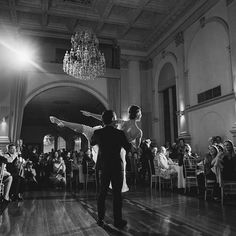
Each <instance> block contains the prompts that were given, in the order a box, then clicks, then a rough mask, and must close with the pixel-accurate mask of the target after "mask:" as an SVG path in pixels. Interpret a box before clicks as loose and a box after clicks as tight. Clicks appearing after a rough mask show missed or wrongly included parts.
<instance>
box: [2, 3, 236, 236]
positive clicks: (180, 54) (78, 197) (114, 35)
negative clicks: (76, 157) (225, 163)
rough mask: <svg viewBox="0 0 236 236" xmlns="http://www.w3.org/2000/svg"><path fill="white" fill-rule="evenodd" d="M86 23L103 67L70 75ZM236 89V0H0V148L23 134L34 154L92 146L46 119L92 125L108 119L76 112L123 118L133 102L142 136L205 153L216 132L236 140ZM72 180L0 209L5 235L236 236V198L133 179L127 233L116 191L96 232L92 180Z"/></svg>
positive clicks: (126, 209) (126, 208)
mask: <svg viewBox="0 0 236 236" xmlns="http://www.w3.org/2000/svg"><path fill="white" fill-rule="evenodd" d="M84 30H89V31H91V32H93V35H94V36H95V37H96V39H95V43H97V44H96V45H98V50H99V52H101V53H102V56H104V61H105V65H103V66H104V67H105V68H103V69H104V71H103V73H101V74H99V75H98V76H95V77H92V76H91V75H87V74H86V78H84V77H79V76H75V74H74V75H73V73H75V72H74V71H73V72H72V71H70V73H72V74H69V73H68V71H67V72H66V71H65V70H66V69H65V67H66V66H65V54H66V52H68V53H69V54H70V55H71V48H72V41H71V39H72V36H73V35H75V33H76V32H83V31H84ZM80 37H82V36H81V35H80ZM74 40H76V39H75V38H74ZM79 40H81V41H79ZM82 40H83V39H78V42H76V43H79V42H82ZM98 42H99V44H98ZM87 49H89V46H88V48H87V47H86V50H87ZM86 52H88V50H87V51H86ZM86 52H83V53H86ZM90 53H92V52H91V51H89V53H88V56H90V55H89V54H90ZM74 55H75V54H74ZM92 70H93V68H92ZM101 70H102V69H101ZM76 73H78V71H77V72H76ZM91 74H93V73H92V72H91ZM235 96H236V1H235V0H33V1H27V0H7V1H5V0H0V148H1V149H2V150H3V151H4V150H5V149H6V145H8V144H9V143H12V142H13V143H17V142H18V141H19V140H22V142H23V145H24V146H25V147H27V148H29V150H30V149H34V148H35V149H36V150H37V152H38V153H46V152H49V151H51V149H54V150H59V149H65V150H77V151H80V149H86V148H88V147H89V142H88V140H87V139H86V137H85V136H84V135H83V134H82V133H78V132H75V131H73V130H71V129H68V128H66V127H63V128H61V127H59V126H57V125H55V124H52V122H51V121H50V119H49V117H50V116H55V117H57V118H59V119H61V120H65V121H68V122H73V123H79V124H83V125H86V126H90V127H94V126H97V125H100V124H101V122H100V121H98V120H96V119H94V118H93V117H87V116H85V115H84V114H83V113H82V112H81V111H89V112H92V113H95V114H102V112H103V111H104V110H107V109H112V110H114V111H115V112H116V114H117V117H119V118H121V119H124V120H127V119H128V112H127V110H128V107H129V106H130V105H132V104H135V105H138V106H140V107H141V110H142V118H141V121H140V122H138V126H139V128H140V129H141V130H142V132H143V137H142V138H143V140H146V139H150V140H151V143H152V145H153V146H157V147H160V146H165V145H166V144H167V143H170V144H172V143H176V142H177V140H179V139H184V140H185V142H186V143H188V144H190V145H191V148H192V152H194V153H197V154H198V156H204V155H205V154H206V153H207V152H208V146H209V138H210V137H213V136H220V137H221V138H222V140H228V139H229V140H232V142H233V144H235V145H236V99H235V98H236V97H235ZM147 178H148V177H147ZM68 183H69V181H67V184H68ZM83 183H84V182H83ZM69 185H70V184H68V186H67V187H66V191H60V190H58V189H56V190H54V189H51V188H49V189H48V188H47V189H40V190H38V189H37V191H27V190H26V191H25V193H24V200H23V202H22V201H21V202H20V201H19V202H11V203H9V204H8V206H7V207H6V208H4V210H3V211H2V212H1V215H0V235H35V236H36V235H112V236H113V235H140V236H141V235H171V236H172V235H184V234H186V235H194V236H197V235H199V236H200V235H201V236H203V235H219V236H220V235H224V236H229V235H235V234H236V227H235V225H234V219H235V217H236V202H235V200H236V199H235V198H232V199H231V198H229V199H228V200H227V199H226V200H225V202H224V204H221V202H218V201H211V200H210V201H206V200H205V199H204V198H201V197H199V196H198V191H197V190H196V189H193V191H189V192H188V193H185V191H184V192H182V191H180V190H179V189H178V188H177V187H176V188H177V189H176V190H174V191H172V190H170V189H169V188H167V189H165V188H163V189H162V187H160V188H159V187H158V188H156V186H155V187H153V186H151V187H150V186H149V185H148V184H146V185H145V184H139V183H137V184H130V186H129V188H130V190H129V191H128V192H127V193H124V195H123V215H124V217H125V218H126V219H127V221H128V225H127V227H125V228H124V229H122V230H120V229H116V228H115V227H114V226H113V225H112V197H111V195H109V194H108V197H107V216H106V217H107V218H106V220H107V222H108V227H107V228H101V227H99V226H98V225H97V224H96V217H97V216H96V196H97V192H96V189H95V186H94V185H93V184H92V183H90V184H88V189H87V187H86V188H85V187H84V186H83V185H85V184H82V185H80V186H82V187H81V188H76V187H75V186H74V183H72V184H71V185H70V186H69ZM159 185H160V183H159ZM235 189H236V183H235ZM195 190H196V191H195Z"/></svg>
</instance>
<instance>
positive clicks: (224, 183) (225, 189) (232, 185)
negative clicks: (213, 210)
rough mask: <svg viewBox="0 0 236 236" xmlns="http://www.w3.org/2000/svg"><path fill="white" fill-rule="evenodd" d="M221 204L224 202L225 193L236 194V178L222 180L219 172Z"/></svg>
mask: <svg viewBox="0 0 236 236" xmlns="http://www.w3.org/2000/svg"><path fill="white" fill-rule="evenodd" d="M220 180H221V181H220V188H221V204H222V205H223V204H224V196H225V195H236V180H223V179H222V175H221V172H220Z"/></svg>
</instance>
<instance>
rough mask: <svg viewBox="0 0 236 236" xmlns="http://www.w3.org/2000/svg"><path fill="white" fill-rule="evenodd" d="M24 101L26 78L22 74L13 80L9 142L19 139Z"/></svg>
mask: <svg viewBox="0 0 236 236" xmlns="http://www.w3.org/2000/svg"><path fill="white" fill-rule="evenodd" d="M25 99H26V78H25V76H24V75H23V74H21V75H20V76H19V77H17V78H15V80H14V83H13V86H12V89H11V101H10V110H11V115H10V120H9V137H10V141H11V142H16V141H17V139H19V138H20V132H21V126H22V120H23V112H24V105H25Z"/></svg>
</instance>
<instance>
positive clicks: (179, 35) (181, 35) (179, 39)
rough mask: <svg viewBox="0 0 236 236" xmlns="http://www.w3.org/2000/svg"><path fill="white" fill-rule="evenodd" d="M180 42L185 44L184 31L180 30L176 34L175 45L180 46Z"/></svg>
mask: <svg viewBox="0 0 236 236" xmlns="http://www.w3.org/2000/svg"><path fill="white" fill-rule="evenodd" d="M180 44H184V33H183V31H180V32H179V33H177V34H176V35H175V46H176V47H178V46H179V45H180Z"/></svg>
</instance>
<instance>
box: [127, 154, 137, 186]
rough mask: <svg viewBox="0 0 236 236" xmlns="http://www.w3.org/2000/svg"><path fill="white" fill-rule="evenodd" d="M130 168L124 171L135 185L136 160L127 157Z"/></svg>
mask: <svg viewBox="0 0 236 236" xmlns="http://www.w3.org/2000/svg"><path fill="white" fill-rule="evenodd" d="M129 163H130V170H128V171H126V177H127V180H129V182H130V183H131V184H133V185H134V186H136V182H137V176H138V162H137V159H135V158H134V157H129Z"/></svg>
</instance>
